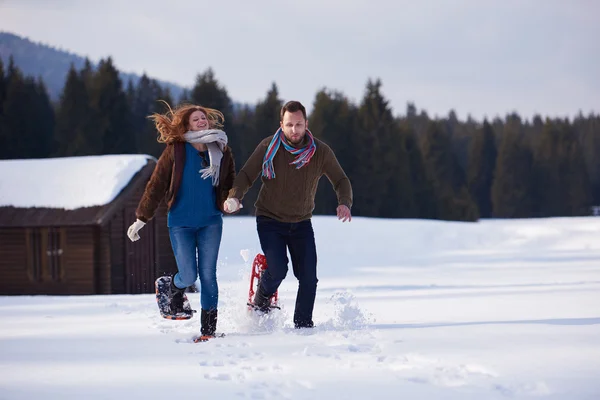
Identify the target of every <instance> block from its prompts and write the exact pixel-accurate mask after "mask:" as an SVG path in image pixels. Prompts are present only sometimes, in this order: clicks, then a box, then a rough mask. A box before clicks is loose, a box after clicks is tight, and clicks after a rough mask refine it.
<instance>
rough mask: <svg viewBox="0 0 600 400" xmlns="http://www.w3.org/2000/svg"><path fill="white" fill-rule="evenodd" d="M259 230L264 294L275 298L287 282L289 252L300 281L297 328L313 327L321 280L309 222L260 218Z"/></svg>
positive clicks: (296, 275)
mask: <svg viewBox="0 0 600 400" xmlns="http://www.w3.org/2000/svg"><path fill="white" fill-rule="evenodd" d="M256 228H257V231H258V238H259V240H260V246H261V247H262V250H263V253H264V254H265V257H266V258H267V270H266V271H265V273H264V274H263V276H262V278H261V280H260V284H261V285H262V288H263V290H264V292H265V294H267V295H269V296H270V295H273V293H275V291H276V290H277V288H279V285H280V284H281V282H282V281H283V279H284V278H285V276H286V274H287V271H288V261H289V260H288V257H287V251H288V250H289V252H290V256H291V257H292V268H293V271H294V276H295V277H296V278H297V279H298V293H297V294H296V309H295V310H294V324H295V325H297V326H298V325H299V326H307V325H312V323H313V321H312V314H313V308H314V306H315V297H316V294H317V282H318V279H317V247H316V245H315V234H314V232H313V228H312V223H311V221H310V219H307V220H304V221H301V222H295V223H287V222H279V221H277V220H274V219H271V218H268V217H264V216H258V217H256Z"/></svg>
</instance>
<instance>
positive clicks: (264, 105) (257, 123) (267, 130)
mask: <svg viewBox="0 0 600 400" xmlns="http://www.w3.org/2000/svg"><path fill="white" fill-rule="evenodd" d="M281 107H282V101H281V99H279V92H278V90H277V85H275V83H273V84H272V85H271V88H270V89H269V91H268V92H267V95H266V97H265V99H264V100H262V101H260V102H258V104H257V105H256V107H255V109H254V115H253V116H254V120H253V122H252V125H253V129H251V130H249V131H248V132H242V134H241V135H240V137H239V139H240V142H242V143H244V145H243V148H245V149H249V151H250V152H253V151H254V149H255V148H256V146H257V145H258V144H259V143H260V142H261V141H262V140H263V139H264V138H266V137H268V136H270V135H273V134H274V133H275V132H276V131H277V129H278V127H279V120H280V117H279V113H280V112H281ZM249 155H250V154H248V156H249ZM248 156H246V157H244V158H243V160H244V162H245V160H247V159H248ZM242 165H243V163H242ZM259 179H260V178H259ZM259 188H260V185H259V183H258V182H257V183H255V184H254V186H253V187H252V188H251V189H250V190H249V191H248V193H247V194H246V196H245V197H244V208H243V209H242V211H244V210H245V213H248V214H251V215H253V214H254V202H255V201H256V199H257V197H258V191H259Z"/></svg>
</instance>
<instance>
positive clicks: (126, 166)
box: [0, 154, 153, 210]
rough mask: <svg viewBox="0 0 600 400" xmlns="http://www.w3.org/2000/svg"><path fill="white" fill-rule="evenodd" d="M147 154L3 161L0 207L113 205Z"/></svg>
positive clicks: (67, 208)
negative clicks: (112, 202)
mask: <svg viewBox="0 0 600 400" xmlns="http://www.w3.org/2000/svg"><path fill="white" fill-rule="evenodd" d="M149 159H153V158H152V157H151V156H147V155H131V154H128V155H104V156H86V157H64V158H45V159H29V160H3V161H0V207H6V206H13V207H24V208H26V207H47V208H64V209H66V210H73V209H76V208H80V207H92V206H101V205H105V204H108V203H110V202H111V201H113V200H114V198H115V197H117V195H118V194H119V193H120V192H121V190H122V189H123V188H124V187H125V186H126V185H127V184H128V183H129V181H130V180H131V178H133V176H134V175H135V174H136V173H137V172H138V171H139V170H140V169H142V168H143V167H144V166H145V165H146V163H147V162H148V160H149Z"/></svg>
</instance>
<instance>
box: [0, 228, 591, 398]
mask: <svg viewBox="0 0 600 400" xmlns="http://www.w3.org/2000/svg"><path fill="white" fill-rule="evenodd" d="M225 221H226V222H225V229H224V238H223V245H222V248H221V254H220V264H219V282H220V289H221V292H220V310H219V312H220V320H219V330H220V331H223V332H225V333H227V337H225V338H223V339H215V340H213V341H211V342H208V343H201V344H194V343H191V342H190V339H191V338H192V336H193V335H195V334H196V333H198V331H199V318H198V317H194V318H193V319H192V320H190V321H168V320H164V319H161V318H160V317H159V316H158V312H157V308H156V304H155V300H154V296H153V295H135V296H88V297H46V296H38V297H25V296H21V297H0V321H2V322H1V325H0V354H2V356H1V357H0V398H1V399H32V398H42V397H43V398H44V399H46V400H50V399H84V398H85V399H117V398H145V399H164V398H200V399H204V398H218V399H328V400H330V399H365V398H372V399H399V398H402V399H478V400H479V399H530V398H542V399H569V400H571V399H590V400H591V399H598V398H600V382H599V380H598V377H599V376H600V241H598V237H599V234H600V218H592V217H590V218H556V219H539V220H509V221H483V222H480V223H454V222H440V221H416V220H378V219H364V218H355V219H353V221H352V222H351V223H345V224H343V223H341V222H339V221H337V220H336V219H334V218H329V217H316V218H315V219H314V226H315V232H316V236H317V247H318V251H319V277H320V281H319V290H318V293H317V304H316V307H315V323H316V325H317V327H316V328H315V329H313V330H302V331H297V330H294V329H293V328H292V321H291V318H292V313H293V305H294V297H295V285H296V283H295V278H294V277H293V274H292V273H291V272H290V273H289V274H288V278H287V279H286V280H285V282H284V284H283V285H282V287H281V290H280V295H281V300H282V304H283V310H282V312H281V313H279V314H277V315H273V316H271V317H268V318H263V319H258V318H255V317H252V316H249V315H248V314H247V312H246V309H245V307H244V301H245V296H246V294H247V290H248V289H247V285H248V280H247V279H248V275H249V269H250V267H249V263H245V262H244V259H243V258H242V256H241V255H240V254H241V253H242V254H246V253H247V254H249V255H250V256H253V255H254V254H255V253H256V251H257V250H258V248H259V247H258V240H257V238H256V228H255V225H254V221H253V219H252V218H248V217H229V218H226V219H225ZM140 234H141V236H142V240H144V231H143V230H142V231H141V232H140ZM189 297H190V299H191V301H192V303H193V305H194V306H195V307H196V308H199V304H198V303H199V299H198V295H197V294H189Z"/></svg>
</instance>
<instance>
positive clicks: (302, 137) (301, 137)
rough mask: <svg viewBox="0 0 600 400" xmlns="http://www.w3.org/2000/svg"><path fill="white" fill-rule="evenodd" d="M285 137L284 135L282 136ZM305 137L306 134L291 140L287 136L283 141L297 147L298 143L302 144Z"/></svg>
mask: <svg viewBox="0 0 600 400" xmlns="http://www.w3.org/2000/svg"><path fill="white" fill-rule="evenodd" d="M284 136H285V135H284ZM305 136H306V134H303V135H301V136H300V137H299V138H298V139H296V140H294V139H293V138H289V137H287V136H285V139H286V140H287V141H288V143H290V144H293V145H298V144H300V143H302V141H303V140H304V137H305Z"/></svg>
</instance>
